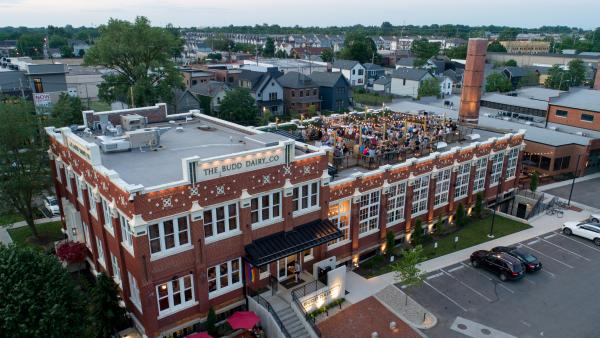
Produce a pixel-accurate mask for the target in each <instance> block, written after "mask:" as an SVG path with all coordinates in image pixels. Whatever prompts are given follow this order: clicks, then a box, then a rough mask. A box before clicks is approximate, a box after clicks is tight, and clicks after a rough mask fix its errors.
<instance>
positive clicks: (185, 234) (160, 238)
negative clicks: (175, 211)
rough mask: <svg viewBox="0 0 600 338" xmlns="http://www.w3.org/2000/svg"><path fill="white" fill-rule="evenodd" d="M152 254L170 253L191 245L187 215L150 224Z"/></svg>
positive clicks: (149, 236)
mask: <svg viewBox="0 0 600 338" xmlns="http://www.w3.org/2000/svg"><path fill="white" fill-rule="evenodd" d="M148 238H149V240H150V253H151V254H158V253H160V254H169V253H171V252H173V251H177V250H178V249H180V248H181V247H183V246H190V230H189V227H188V219H187V216H181V217H177V218H173V219H168V220H164V221H161V222H159V223H156V224H151V225H150V226H148Z"/></svg>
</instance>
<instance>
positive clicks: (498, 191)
mask: <svg viewBox="0 0 600 338" xmlns="http://www.w3.org/2000/svg"><path fill="white" fill-rule="evenodd" d="M503 178H504V177H503V175H502V172H500V177H498V185H497V186H496V187H497V188H496V199H495V200H494V213H493V214H492V224H490V233H489V234H488V235H487V236H488V238H494V221H495V220H496V210H497V209H498V196H500V188H501V187H502V183H503V182H502V179H503Z"/></svg>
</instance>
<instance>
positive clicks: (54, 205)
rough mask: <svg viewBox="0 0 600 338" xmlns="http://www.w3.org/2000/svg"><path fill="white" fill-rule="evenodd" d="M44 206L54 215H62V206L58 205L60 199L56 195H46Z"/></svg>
mask: <svg viewBox="0 0 600 338" xmlns="http://www.w3.org/2000/svg"><path fill="white" fill-rule="evenodd" d="M44 207H45V208H46V210H48V212H50V213H51V214H52V216H58V215H60V208H59V207H58V201H57V200H56V197H54V196H46V197H44Z"/></svg>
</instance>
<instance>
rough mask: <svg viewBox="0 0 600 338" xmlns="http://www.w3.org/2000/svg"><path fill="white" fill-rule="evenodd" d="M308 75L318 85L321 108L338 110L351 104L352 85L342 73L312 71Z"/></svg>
mask: <svg viewBox="0 0 600 338" xmlns="http://www.w3.org/2000/svg"><path fill="white" fill-rule="evenodd" d="M310 77H311V78H312V80H313V81H314V82H315V83H316V84H317V85H318V86H319V96H320V98H321V110H331V111H338V112H339V111H343V110H346V109H348V106H350V105H351V104H352V87H351V86H350V82H348V80H347V79H346V78H345V77H344V75H342V73H339V72H313V73H312V74H311V76H310Z"/></svg>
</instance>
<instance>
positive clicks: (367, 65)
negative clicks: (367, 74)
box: [363, 63, 384, 71]
mask: <svg viewBox="0 0 600 338" xmlns="http://www.w3.org/2000/svg"><path fill="white" fill-rule="evenodd" d="M363 67H365V69H366V70H367V71H369V70H371V71H373V70H384V69H383V67H381V66H380V65H376V64H374V63H365V64H363Z"/></svg>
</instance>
